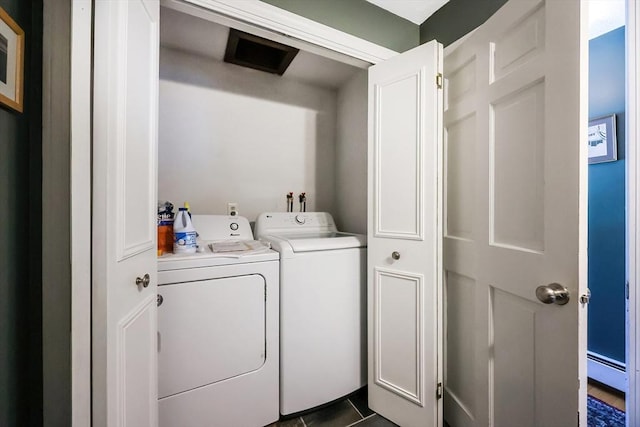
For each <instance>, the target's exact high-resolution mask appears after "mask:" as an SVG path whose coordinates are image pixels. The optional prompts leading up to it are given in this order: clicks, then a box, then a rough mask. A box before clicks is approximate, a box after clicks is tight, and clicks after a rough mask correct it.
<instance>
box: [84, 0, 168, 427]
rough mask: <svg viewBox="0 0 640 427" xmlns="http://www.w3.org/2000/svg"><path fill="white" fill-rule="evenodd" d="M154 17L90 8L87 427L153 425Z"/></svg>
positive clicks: (143, 3)
mask: <svg viewBox="0 0 640 427" xmlns="http://www.w3.org/2000/svg"><path fill="white" fill-rule="evenodd" d="M158 19H159V4H158V1H157V0H97V1H96V2H95V18H94V23H95V27H94V28H95V38H94V69H93V78H94V99H93V106H94V111H93V225H92V227H93V235H92V239H93V243H92V244H93V254H92V257H93V273H92V275H93V295H92V298H93V311H92V316H93V319H92V321H93V325H92V328H93V337H92V340H93V381H92V384H93V409H92V410H93V425H94V426H135V427H155V426H157V424H158V421H157V406H158V404H157V398H158V385H157V316H156V295H157V284H156V283H157V281H156V277H157V274H156V226H155V213H156V180H157V177H156V163H157V160H156V159H157V152H156V146H157V102H158V101H157V99H158V98H157V92H158V49H159V37H158V23H159V22H158ZM136 282H137V283H136Z"/></svg>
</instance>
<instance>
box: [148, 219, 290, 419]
mask: <svg viewBox="0 0 640 427" xmlns="http://www.w3.org/2000/svg"><path fill="white" fill-rule="evenodd" d="M192 221H193V224H194V227H195V228H196V230H197V231H198V233H199V235H200V238H199V251H200V250H204V252H198V253H196V254H194V255H173V254H171V255H165V256H162V257H159V258H158V284H159V288H158V294H159V295H161V296H162V300H163V301H162V304H161V305H160V306H159V307H158V334H159V335H158V338H159V340H158V341H159V352H158V382H159V384H158V396H159V425H160V426H161V427H175V426H181V427H201V426H205V425H207V426H239V427H244V426H246V427H257V426H263V425H267V424H270V423H272V422H275V421H277V420H278V418H279V411H278V370H279V348H278V335H279V327H278V300H279V296H278V294H279V289H278V285H279V276H278V275H279V271H278V268H279V264H278V258H279V256H278V253H277V252H275V251H272V250H270V249H266V250H264V251H262V252H260V253H255V252H254V253H247V254H244V255H241V256H238V255H237V254H226V255H220V254H216V253H213V252H212V251H211V249H210V248H209V247H208V245H207V243H209V241H219V240H252V239H253V234H252V233H251V228H250V226H249V222H248V221H247V219H246V218H243V217H228V216H221V215H193V217H192Z"/></svg>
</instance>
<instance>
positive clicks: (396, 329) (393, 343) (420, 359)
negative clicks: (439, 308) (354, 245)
mask: <svg viewBox="0 0 640 427" xmlns="http://www.w3.org/2000/svg"><path fill="white" fill-rule="evenodd" d="M374 274H375V279H374V296H373V301H374V313H373V321H374V325H375V326H374V330H375V331H376V336H375V343H376V347H375V354H376V356H375V357H374V363H375V365H374V367H373V370H374V381H375V383H376V384H378V385H380V386H382V387H384V388H386V389H387V390H389V391H391V392H393V393H395V394H397V395H399V396H403V397H404V398H405V399H407V400H410V401H411V402H414V403H416V404H418V405H421V406H423V405H424V404H425V402H424V396H423V393H422V390H423V384H422V375H421V374H422V369H423V368H422V365H423V364H424V355H423V352H422V348H421V345H420V340H421V337H422V335H423V333H424V331H423V330H422V317H423V310H424V307H423V299H422V294H423V292H424V277H423V276H422V275H416V274H409V273H401V272H396V271H392V270H383V269H380V268H376V269H375V273H374ZM398 307H403V308H404V309H403V310H398V309H397V308H398Z"/></svg>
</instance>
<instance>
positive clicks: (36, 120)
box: [0, 0, 42, 427]
mask: <svg viewBox="0 0 640 427" xmlns="http://www.w3.org/2000/svg"><path fill="white" fill-rule="evenodd" d="M0 7H2V8H3V9H4V10H5V11H6V12H7V13H8V14H9V15H10V16H11V17H12V18H13V19H14V20H15V21H16V22H17V23H18V25H20V26H21V27H22V29H23V30H24V31H25V33H26V36H25V49H26V50H25V67H24V68H25V82H24V83H25V86H24V90H25V92H24V112H23V113H15V112H13V111H11V110H8V109H6V108H5V107H0V205H1V206H2V207H1V208H0V426H3V427H13V426H39V425H42V344H41V343H42V325H41V319H42V317H41V304H42V297H41V277H40V276H41V255H40V242H41V225H40V224H41V216H42V214H41V179H40V178H41V170H42V160H41V157H42V156H41V132H42V131H41V127H42V118H41V110H42V101H41V100H42V92H41V82H42V75H41V74H42V2H41V1H37V0H34V1H25V0H0Z"/></svg>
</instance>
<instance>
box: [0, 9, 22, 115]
mask: <svg viewBox="0 0 640 427" xmlns="http://www.w3.org/2000/svg"><path fill="white" fill-rule="evenodd" d="M23 79H24V31H23V30H22V28H20V26H19V25H18V24H16V22H15V21H14V20H13V19H11V17H10V16H9V14H8V13H7V12H6V11H5V10H4V9H3V8H1V7H0V106H5V107H8V108H11V109H13V110H15V111H18V112H20V113H21V112H22V109H23V103H22V93H23Z"/></svg>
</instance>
